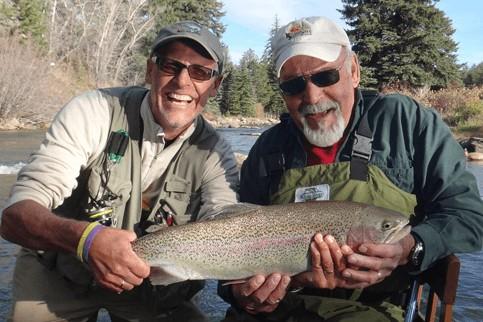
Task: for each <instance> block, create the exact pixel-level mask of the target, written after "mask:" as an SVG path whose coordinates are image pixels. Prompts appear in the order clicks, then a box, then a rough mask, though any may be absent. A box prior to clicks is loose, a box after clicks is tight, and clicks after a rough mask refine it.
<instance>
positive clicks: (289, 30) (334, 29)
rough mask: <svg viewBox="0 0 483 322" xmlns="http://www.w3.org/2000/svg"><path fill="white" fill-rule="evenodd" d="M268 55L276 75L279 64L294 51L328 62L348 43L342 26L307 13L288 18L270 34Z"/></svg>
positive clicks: (295, 53)
mask: <svg viewBox="0 0 483 322" xmlns="http://www.w3.org/2000/svg"><path fill="white" fill-rule="evenodd" d="M271 43H272V55H273V60H274V62H275V71H276V73H277V77H280V70H281V69H282V66H283V64H284V63H285V62H286V61H287V60H289V59H290V58H292V57H294V56H298V55H305V56H311V57H315V58H319V59H322V60H324V61H327V62H332V61H335V60H336V59H337V57H339V54H340V50H341V48H342V47H349V48H350V46H351V44H350V41H349V37H348V36H347V34H346V32H345V31H344V29H342V28H341V27H339V26H338V25H336V24H335V23H334V22H333V21H331V20H329V19H328V18H325V17H308V18H302V19H298V20H295V21H292V22H290V23H289V24H287V25H286V26H283V27H281V28H280V29H278V31H277V33H276V34H275V36H274V37H273V38H272V41H271Z"/></svg>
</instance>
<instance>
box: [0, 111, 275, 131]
mask: <svg viewBox="0 0 483 322" xmlns="http://www.w3.org/2000/svg"><path fill="white" fill-rule="evenodd" d="M203 116H204V117H205V118H206V119H207V120H208V122H209V123H210V124H211V125H212V126H213V127H215V128H254V127H255V128H256V127H259V128H262V127H269V126H272V125H274V124H277V123H278V121H279V120H278V119H277V118H255V117H242V116H231V117H224V116H223V117H222V116H216V115H214V114H211V113H203ZM49 125H50V122H48V121H45V120H40V119H39V120H35V119H30V118H12V119H8V120H2V119H0V131H12V130H38V129H46V128H48V127H49Z"/></svg>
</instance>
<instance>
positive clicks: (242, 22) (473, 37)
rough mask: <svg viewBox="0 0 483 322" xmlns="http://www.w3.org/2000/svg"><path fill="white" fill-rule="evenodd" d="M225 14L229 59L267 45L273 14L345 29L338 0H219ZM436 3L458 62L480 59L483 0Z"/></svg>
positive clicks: (286, 19)
mask: <svg viewBox="0 0 483 322" xmlns="http://www.w3.org/2000/svg"><path fill="white" fill-rule="evenodd" d="M222 2H223V4H224V7H223V10H224V11H225V13H226V14H225V16H224V17H223V18H222V20H221V21H222V23H223V24H225V26H226V30H225V33H224V34H223V38H222V40H223V42H224V43H226V44H227V45H228V48H229V53H230V57H231V60H232V61H233V62H235V63H238V61H239V59H240V58H241V56H242V54H243V53H244V52H245V51H247V50H248V49H249V48H251V49H253V50H254V51H255V53H256V54H257V56H258V57H261V55H262V54H263V51H264V48H265V46H266V45H267V40H268V37H269V33H270V29H271V27H272V25H273V23H274V17H275V15H277V16H278V18H279V20H280V24H281V25H284V24H287V23H288V22H290V21H292V20H294V19H297V18H301V17H308V16H325V17H328V18H331V19H333V20H334V21H336V22H337V23H339V24H340V25H341V26H342V27H343V28H345V29H347V25H346V24H345V23H344V21H343V20H342V15H341V14H340V13H339V12H338V11H337V9H341V8H342V2H341V1H340V0H305V1H301V0H222ZM436 7H437V8H439V9H440V10H442V11H443V12H444V13H445V14H446V16H447V17H448V18H450V19H451V21H452V26H453V28H454V29H455V30H456V31H455V33H454V34H453V40H455V41H456V42H457V43H458V51H457V57H458V63H460V64H462V63H466V64H468V66H469V67H471V66H472V65H475V64H479V63H480V62H482V61H483V17H482V12H483V1H482V0H441V1H439V2H438V3H437V4H436Z"/></svg>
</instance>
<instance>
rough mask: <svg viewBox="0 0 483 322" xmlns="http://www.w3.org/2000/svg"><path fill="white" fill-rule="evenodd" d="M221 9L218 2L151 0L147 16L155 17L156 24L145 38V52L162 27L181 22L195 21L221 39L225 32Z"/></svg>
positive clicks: (209, 0) (203, 0) (216, 0)
mask: <svg viewBox="0 0 483 322" xmlns="http://www.w3.org/2000/svg"><path fill="white" fill-rule="evenodd" d="M222 9H223V3H222V2H221V1H218V0H152V1H151V5H150V9H149V15H152V16H154V17H156V22H155V27H154V29H153V30H152V31H151V33H150V34H149V35H147V37H146V42H145V46H144V47H145V52H146V53H148V52H149V50H150V49H151V48H150V46H151V44H152V42H153V39H154V38H156V35H157V33H158V31H159V30H160V29H161V28H162V27H163V26H166V25H168V24H171V23H175V22H178V21H182V20H193V21H196V22H198V23H200V24H202V25H204V26H207V27H208V28H210V29H211V30H212V31H213V33H214V34H215V35H217V36H218V37H221V35H222V34H223V33H224V32H225V26H224V25H223V23H221V18H222V17H223V16H224V15H225V12H224V11H222Z"/></svg>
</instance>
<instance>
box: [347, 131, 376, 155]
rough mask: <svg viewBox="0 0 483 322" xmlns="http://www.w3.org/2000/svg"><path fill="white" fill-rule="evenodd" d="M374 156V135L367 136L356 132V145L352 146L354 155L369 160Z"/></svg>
mask: <svg viewBox="0 0 483 322" xmlns="http://www.w3.org/2000/svg"><path fill="white" fill-rule="evenodd" d="M371 156H372V136H371V137H370V138H369V137H366V136H363V135H360V134H358V133H357V132H356V133H355V137H354V145H353V146H352V157H356V158H360V159H364V160H366V161H369V160H370V159H371Z"/></svg>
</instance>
